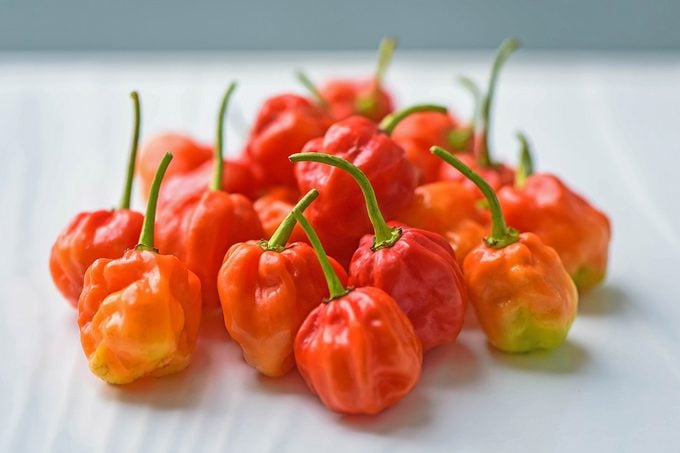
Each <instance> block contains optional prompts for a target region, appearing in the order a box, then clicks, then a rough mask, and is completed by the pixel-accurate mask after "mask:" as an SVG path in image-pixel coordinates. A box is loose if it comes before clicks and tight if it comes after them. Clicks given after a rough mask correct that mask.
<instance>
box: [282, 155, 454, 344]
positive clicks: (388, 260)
mask: <svg viewBox="0 0 680 453" xmlns="http://www.w3.org/2000/svg"><path fill="white" fill-rule="evenodd" d="M291 160H293V161H294V162H299V161H307V162H309V161H312V162H319V163H322V164H326V165H330V166H333V167H337V168H339V169H341V170H343V171H345V172H347V173H349V174H350V175H351V176H352V177H353V178H354V179H355V180H356V182H357V184H358V186H359V187H360V188H361V191H362V193H363V195H364V197H365V203H366V208H367V209H366V210H367V212H368V216H369V218H370V219H371V223H372V225H373V228H374V232H375V234H367V235H365V236H364V237H363V238H362V239H361V242H360V243H359V248H358V249H357V250H356V251H355V252H354V255H353V256H352V261H351V262H350V265H349V284H350V285H351V286H355V287H364V286H372V287H375V288H380V289H382V290H383V291H385V292H386V293H387V294H389V295H390V296H392V298H394V300H395V301H396V302H397V304H399V306H400V307H401V308H402V310H404V313H406V315H407V316H408V317H409V319H410V320H411V323H412V324H413V327H414V328H415V331H416V333H417V334H418V337H419V338H420V341H421V342H422V344H423V349H424V350H425V351H427V350H428V349H431V348H433V347H435V346H438V345H440V344H444V343H448V342H451V341H453V340H455V339H456V337H457V336H458V334H459V333H460V329H461V328H462V326H463V319H464V316H465V307H466V295H465V286H464V284H463V274H462V272H461V270H460V266H459V265H458V263H457V262H456V257H455V255H454V253H453V250H452V249H451V246H450V245H449V244H448V243H447V242H446V240H445V239H444V238H443V237H441V236H440V235H438V234H436V233H432V232H430V231H425V230H421V229H418V228H411V227H409V226H405V225H401V224H390V225H388V224H387V223H386V222H385V219H384V217H383V215H382V213H381V212H380V208H379V207H378V202H377V200H376V197H375V192H374V191H373V188H372V187H371V183H370V182H369V181H368V178H367V177H366V175H365V174H364V173H363V172H362V171H361V170H359V169H358V168H357V167H356V166H354V165H352V164H350V163H349V162H347V161H346V160H344V159H341V158H339V157H336V156H330V155H328V154H321V153H301V154H294V155H293V156H291Z"/></svg>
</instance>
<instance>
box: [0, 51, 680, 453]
mask: <svg viewBox="0 0 680 453" xmlns="http://www.w3.org/2000/svg"><path fill="white" fill-rule="evenodd" d="M371 57H372V56H371V55H370V54H358V55H353V54H346V53H345V54H336V55H321V54H286V55H283V54H279V55H266V54H260V55H244V54H241V55H238V54H222V55H198V56H197V55H193V56H191V55H165V56H160V57H159V56H155V57H154V56H146V55H109V56H104V57H102V56H91V55H84V56H83V55H81V56H69V55H61V56H54V55H53V56H44V55H39V54H34V55H23V56H21V55H8V54H4V55H3V54H0V157H1V160H0V188H1V191H0V206H1V207H2V211H1V213H0V216H1V217H2V219H1V220H0V237H1V238H3V240H4V245H3V247H2V249H1V251H0V254H1V256H2V258H0V302H1V303H0V358H1V359H0V360H1V365H0V450H1V451H7V452H22V451H26V452H29V451H30V452H38V451H68V452H81V451H83V452H84V451H109V452H120V451H143V452H149V453H150V452H169V451H178V452H197V451H206V452H211V451H215V452H217V451H233V452H237V451H238V452H241V451H271V452H274V451H276V452H286V451H319V452H321V451H324V452H326V451H389V452H400V451H466V452H477V451H496V452H497V451H526V452H534V451H535V452H567V451H568V452H573V451H588V452H590V451H593V452H596V451H597V452H637V451H655V452H656V451H678V450H677V449H678V448H680V447H678V443H679V441H680V274H679V273H678V272H679V271H680V258H679V257H680V240H679V237H678V233H677V232H678V231H679V230H680V215H679V214H678V206H679V205H678V202H677V200H678V198H679V197H680V183H679V182H678V179H679V178H678V176H677V173H678V167H679V165H680V107H679V106H680V58H678V56H673V55H669V56H663V55H661V56H658V55H657V56H645V55H633V56H625V55H624V56H614V57H612V56H600V55H588V56H584V55H566V56H562V57H559V56H557V57H554V56H553V57H551V56H547V55H541V54H530V53H527V52H525V53H522V52H520V53H519V54H518V55H517V56H516V57H513V59H511V60H510V62H509V64H508V65H507V67H506V70H505V71H504V73H503V75H502V77H501V82H502V85H501V87H500V89H499V92H498V95H499V97H498V103H497V109H496V120H495V130H494V140H495V143H496V150H497V155H498V156H499V157H503V158H505V159H508V160H513V159H515V156H516V152H517V149H518V146H517V144H516V142H515V138H514V131H515V130H517V129H521V130H523V131H525V132H526V133H527V134H528V135H529V137H530V138H531V140H532V142H533V144H534V150H535V153H536V155H537V160H538V166H539V168H540V169H542V170H547V171H554V172H557V173H559V174H560V175H562V176H563V177H564V178H565V179H566V180H567V181H568V182H569V183H571V184H572V185H573V187H575V188H577V189H578V190H580V191H581V192H583V193H585V194H586V195H587V196H589V197H590V198H591V199H592V200H594V202H595V203H596V204H597V205H599V206H600V207H602V208H603V209H604V210H605V211H606V212H607V213H608V214H609V215H610V216H611V218H612V221H613V231H614V239H613V242H612V246H611V262H610V274H609V277H608V279H607V281H606V284H605V285H604V286H602V287H601V288H599V289H597V290H595V291H593V292H592V293H590V294H588V295H586V296H585V297H583V298H582V299H581V307H580V309H579V317H578V319H577V320H576V322H575V324H574V327H573V329H572V331H571V334H570V336H569V340H568V342H567V343H566V344H565V345H564V346H563V347H562V348H560V349H559V350H556V351H554V352H551V353H541V354H531V355H514V356H513V355H504V354H500V353H497V352H494V351H492V350H491V349H490V348H489V347H488V346H487V345H486V343H485V341H484V338H483V336H482V334H481V333H480V332H479V331H477V330H476V329H470V328H468V329H466V330H464V331H463V333H462V334H461V336H460V338H459V341H458V342H457V343H455V344H452V345H448V346H445V347H441V348H439V349H437V350H435V351H433V352H431V353H429V354H428V355H427V356H426V359H425V366H424V370H423V375H422V379H421V381H420V383H419V384H418V386H417V387H416V389H415V390H414V391H413V392H412V393H411V394H410V395H409V396H408V397H407V398H406V399H405V400H403V401H402V402H401V403H400V404H399V405H397V406H396V407H394V408H392V409H390V410H388V411H387V412H385V413H383V414H381V415H379V416H376V417H370V418H369V417H343V416H339V415H337V414H334V413H332V412H329V411H328V410H326V409H325V408H324V407H323V406H322V405H321V404H320V403H319V401H318V400H317V398H316V397H315V396H313V395H312V394H310V393H309V392H308V391H307V389H306V387H305V386H304V383H303V382H302V380H301V378H300V377H299V375H297V373H292V374H290V375H289V376H287V377H285V378H283V379H280V380H272V379H266V378H263V377H260V376H258V375H257V373H256V372H255V371H254V370H252V369H251V368H249V367H248V366H247V365H246V364H245V363H244V362H243V361H242V359H241V356H240V351H239V349H238V348H237V347H236V346H235V345H234V344H233V343H232V342H230V341H229V340H228V338H227V335H226V333H224V330H223V328H222V327H221V324H220V320H219V319H212V320H208V322H207V323H206V324H207V326H208V328H207V329H206V332H205V334H204V335H203V337H202V338H201V340H200V342H199V345H198V350H197V353H196V356H195V360H194V361H193V363H192V364H191V366H190V368H189V369H187V370H186V371H185V372H183V373H181V374H178V375H176V376H172V377H168V378H163V379H158V380H155V381H146V382H143V383H141V384H136V385H132V386H129V387H126V388H117V387H114V386H110V385H107V384H104V383H103V382H101V381H99V380H98V379H97V378H95V377H94V376H93V375H92V374H90V372H89V370H88V368H87V362H86V360H85V358H84V356H83V353H82V350H81V347H80V343H79V339H78V331H77V328H76V322H75V311H74V310H73V309H72V308H71V307H70V306H69V305H68V304H67V303H66V302H64V301H63V300H62V299H61V298H60V296H59V294H58V293H57V291H56V290H55V288H54V287H53V285H52V282H51V279H50V276H49V273H48V267H47V262H48V254H49V248H50V246H51V244H52V242H53V240H54V239H55V237H56V235H57V233H58V232H59V230H61V228H62V227H63V226H64V225H65V224H66V222H67V221H68V220H69V219H70V218H71V217H72V216H73V215H74V214H75V213H76V212H77V211H80V210H89V209H95V208H105V207H109V206H113V205H114V204H115V203H116V202H117V200H118V197H119V193H120V190H121V184H122V181H123V176H124V175H123V173H124V167H125V164H126V158H127V151H128V143H129V138H130V127H131V107H130V101H129V98H128V96H127V94H128V92H129V91H130V90H131V89H137V90H139V91H140V93H141V99H142V102H143V120H144V123H143V133H144V134H150V133H153V132H156V131H161V130H163V129H167V128H175V129H180V130H186V131H188V132H191V133H193V134H195V135H196V136H198V137H200V138H202V139H204V140H211V139H212V137H213V128H214V122H215V120H214V116H215V112H216V109H217V104H218V102H219V97H220V95H221V93H222V90H223V89H224V88H225V86H226V85H227V83H228V82H229V81H230V80H232V79H238V80H239V82H240V86H239V89H238V91H237V92H236V97H235V101H236V103H237V104H238V108H237V110H238V111H239V112H240V113H238V112H236V113H234V114H232V115H231V116H230V120H229V121H230V127H229V132H228V134H229V135H228V137H227V147H228V148H229V149H230V150H231V151H232V152H234V151H236V150H238V149H239V148H240V144H241V143H242V139H243V134H244V130H245V128H246V127H247V126H246V124H247V122H248V121H250V119H251V118H252V116H253V114H254V112H255V109H256V108H257V106H258V104H259V102H260V101H261V100H262V99H263V98H264V97H266V96H268V95H271V94H273V93H276V92H279V91H282V90H297V85H296V83H295V81H294V79H293V77H292V76H291V70H292V69H293V68H296V67H305V68H306V69H307V70H308V71H309V73H310V74H311V75H312V76H313V77H314V78H315V79H321V78H323V77H324V76H326V75H330V74H347V75H351V74H357V73H365V72H367V71H369V70H370V68H372V59H371ZM489 58H490V56H489V55H488V54H483V55H480V54H443V53H436V54H435V53H431V54H414V53H406V52H404V53H399V54H397V58H396V61H395V64H394V67H393V68H392V70H391V72H390V74H389V77H388V82H389V85H391V86H392V87H394V91H395V92H396V93H397V98H398V100H399V101H400V104H401V105H404V104H407V103H411V102H415V101H438V102H444V103H447V104H448V105H450V106H452V107H454V108H455V107H457V108H458V110H459V111H460V112H461V113H462V114H466V112H468V111H469V109H470V102H469V100H468V98H467V97H466V95H465V93H464V92H463V91H462V90H460V89H459V88H458V87H456V86H455V84H454V83H453V76H454V75H456V74H460V73H466V74H470V75H472V76H474V77H477V78H482V80H485V79H484V78H485V76H486V70H487V63H488V60H489ZM232 112H233V111H232ZM137 206H138V207H140V203H139V200H137Z"/></svg>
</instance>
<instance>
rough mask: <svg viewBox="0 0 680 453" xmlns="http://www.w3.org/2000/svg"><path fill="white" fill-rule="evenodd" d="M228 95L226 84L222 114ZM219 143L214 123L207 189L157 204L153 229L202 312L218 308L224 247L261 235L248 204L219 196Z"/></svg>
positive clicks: (242, 198) (238, 197) (220, 136)
mask: <svg viewBox="0 0 680 453" xmlns="http://www.w3.org/2000/svg"><path fill="white" fill-rule="evenodd" d="M234 89H235V84H233V83H232V84H231V85H230V86H229V88H228V90H227V92H226V93H225V96H224V99H223V101H222V106H221V108H220V110H221V111H222V112H223V111H224V110H226V108H227V104H228V102H229V98H230V97H231V93H232V92H233V91H234ZM222 116H223V114H220V117H222ZM223 142H224V137H223V128H222V122H221V121H220V122H219V127H218V132H217V146H216V147H215V161H214V164H213V165H214V173H213V175H212V180H211V182H210V186H209V188H208V189H207V190H204V191H203V192H196V193H192V194H191V195H190V196H184V197H169V198H163V200H162V201H163V203H161V204H159V212H158V219H159V222H158V225H156V236H157V238H158V240H157V243H158V249H159V250H160V251H161V253H165V254H171V255H174V256H176V257H177V258H179V259H180V260H181V261H182V262H183V263H185V264H186V265H187V267H188V268H189V269H190V270H191V271H192V272H194V273H195V274H196V275H198V277H199V278H200V279H201V291H202V295H203V308H205V309H213V308H218V307H219V305H220V304H219V298H218V294H217V272H218V270H219V268H220V265H221V264H222V260H223V258H224V254H225V253H226V252H227V250H229V247H230V246H231V245H233V244H235V243H237V242H243V241H247V240H249V239H254V238H261V237H262V236H263V234H264V233H263V231H262V225H261V224H260V220H259V219H258V217H257V213H256V212H255V210H254V209H253V205H252V203H251V201H250V200H249V199H248V198H246V197H245V196H243V195H240V194H229V193H227V192H225V191H224V190H222V180H223V178H222V171H223V169H224V166H223V165H222V148H223ZM166 189H167V187H164V190H166Z"/></svg>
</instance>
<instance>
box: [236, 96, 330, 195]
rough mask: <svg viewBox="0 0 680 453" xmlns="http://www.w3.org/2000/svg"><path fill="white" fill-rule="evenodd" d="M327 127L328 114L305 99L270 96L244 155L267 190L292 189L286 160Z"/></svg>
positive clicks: (293, 179) (291, 176)
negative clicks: (281, 187) (274, 186)
mask: <svg viewBox="0 0 680 453" xmlns="http://www.w3.org/2000/svg"><path fill="white" fill-rule="evenodd" d="M330 124H331V119H330V117H329V116H328V114H327V113H325V112H324V111H323V110H322V109H321V108H320V107H319V106H317V105H315V104H313V103H312V102H311V101H309V100H308V99H306V98H304V97H302V96H298V95H295V94H283V95H279V96H274V97H271V98H269V99H267V100H266V101H265V103H264V104H263V105H262V107H261V108H260V111H259V113H258V115H257V118H256V119H255V124H254V126H253V129H252V130H251V132H250V137H249V138H248V142H247V144H246V149H245V152H246V154H247V155H248V157H249V158H250V160H251V161H252V162H253V163H255V165H257V166H259V167H260V168H261V169H262V172H263V177H264V183H265V184H266V185H267V186H273V185H287V186H292V187H295V175H294V173H293V165H292V164H291V163H290V162H289V161H288V156H289V155H290V154H293V153H297V152H299V151H300V150H301V149H302V148H303V147H304V146H305V144H306V143H307V142H308V141H309V140H311V139H313V138H316V137H321V136H322V135H323V134H324V133H325V132H326V129H328V126H330Z"/></svg>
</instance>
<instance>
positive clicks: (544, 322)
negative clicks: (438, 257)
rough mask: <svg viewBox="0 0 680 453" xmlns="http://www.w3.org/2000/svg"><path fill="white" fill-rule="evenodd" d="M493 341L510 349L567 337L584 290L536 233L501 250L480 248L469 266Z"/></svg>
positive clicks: (548, 345)
mask: <svg viewBox="0 0 680 453" xmlns="http://www.w3.org/2000/svg"><path fill="white" fill-rule="evenodd" d="M463 270H464V275H465V282H466V283H467V287H468V294H469V297H470V302H471V304H472V306H473V307H474V309H475V313H476V314H477V319H478V320H479V323H480V325H481V326H482V328H483V329H484V332H485V333H486V336H487V338H488V340H489V342H490V343H491V344H492V345H493V346H494V347H496V348H498V349H500V350H501V351H505V352H529V351H533V350H537V349H553V348H556V347H558V346H560V345H561V344H562V343H563V342H564V339H565V338H566V336H567V332H568V331H569V328H570V327H571V324H572V322H573V321H574V318H575V317H576V312H577V308H578V292H577V291H576V286H575V285H574V282H573V281H572V280H571V277H570V276H569V274H568V273H567V271H566V270H565V269H564V266H563V265H562V262H561V261H560V258H559V256H558V255H557V252H555V250H554V249H552V248H551V247H548V246H547V245H545V244H544V243H543V242H541V240H540V239H539V237H538V236H536V235H535V234H533V233H522V234H520V235H519V240H518V241H517V242H515V243H513V244H510V245H508V246H505V247H503V248H500V249H494V248H491V247H488V246H487V245H485V244H482V245H480V246H479V247H477V248H476V249H474V250H473V251H472V252H470V254H468V256H467V258H465V264H464V267H463Z"/></svg>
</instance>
